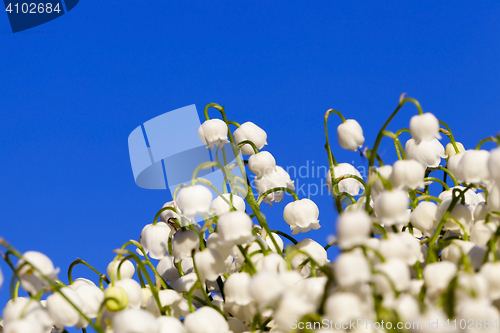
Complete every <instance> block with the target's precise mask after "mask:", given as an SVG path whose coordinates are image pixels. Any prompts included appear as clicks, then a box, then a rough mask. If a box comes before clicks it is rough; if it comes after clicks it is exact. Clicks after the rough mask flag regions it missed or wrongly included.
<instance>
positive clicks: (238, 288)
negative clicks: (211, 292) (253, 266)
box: [224, 272, 253, 305]
mask: <svg viewBox="0 0 500 333" xmlns="http://www.w3.org/2000/svg"><path fill="white" fill-rule="evenodd" d="M251 281H252V277H251V276H250V274H248V273H245V272H241V273H233V274H231V275H229V277H228V278H227V280H226V283H224V293H225V295H226V302H229V303H234V304H237V305H248V304H250V302H252V301H253V298H252V296H251V294H250V282H251Z"/></svg>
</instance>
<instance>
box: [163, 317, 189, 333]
mask: <svg viewBox="0 0 500 333" xmlns="http://www.w3.org/2000/svg"><path fill="white" fill-rule="evenodd" d="M156 322H157V323H158V325H159V326H160V330H159V331H158V333H187V331H186V328H185V327H184V325H183V324H182V323H181V321H180V320H179V319H177V318H173V317H168V316H161V317H158V318H156Z"/></svg>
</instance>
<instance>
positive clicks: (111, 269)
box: [106, 260, 135, 279]
mask: <svg viewBox="0 0 500 333" xmlns="http://www.w3.org/2000/svg"><path fill="white" fill-rule="evenodd" d="M120 262H121V260H116V261H112V262H110V263H109V264H108V267H107V268H106V273H107V274H108V276H109V278H110V279H118V267H120V278H121V279H130V278H131V277H132V276H134V273H135V266H134V264H133V263H132V262H131V261H130V260H125V261H124V262H123V263H122V264H121V266H120Z"/></svg>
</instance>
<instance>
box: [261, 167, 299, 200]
mask: <svg viewBox="0 0 500 333" xmlns="http://www.w3.org/2000/svg"><path fill="white" fill-rule="evenodd" d="M255 187H256V188H257V191H258V192H259V195H262V194H263V193H264V192H266V191H269V190H271V189H273V188H276V187H287V188H289V189H291V190H295V185H294V181H292V179H291V178H290V175H289V174H288V172H286V171H285V170H284V169H283V168H282V167H280V166H276V171H271V172H270V173H269V174H267V175H264V176H262V177H260V178H256V179H255ZM284 196H285V193H283V191H277V192H273V193H271V194H268V195H267V196H266V197H265V198H264V202H266V203H271V202H281V200H283V197H284Z"/></svg>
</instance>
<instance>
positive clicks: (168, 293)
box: [146, 289, 189, 319]
mask: <svg viewBox="0 0 500 333" xmlns="http://www.w3.org/2000/svg"><path fill="white" fill-rule="evenodd" d="M158 298H159V299H160V304H161V306H162V307H166V306H168V307H170V310H171V311H172V316H173V317H175V318H177V319H180V318H181V317H183V316H185V315H186V314H188V313H189V305H188V302H187V301H186V299H184V298H183V297H182V296H181V294H179V293H178V292H177V291H175V290H172V289H163V290H159V291H158ZM146 310H148V311H149V312H151V313H152V314H153V315H154V316H155V317H160V316H161V312H160V309H159V308H158V303H157V302H156V300H155V298H154V296H151V297H150V298H149V300H148V302H147V304H146Z"/></svg>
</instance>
